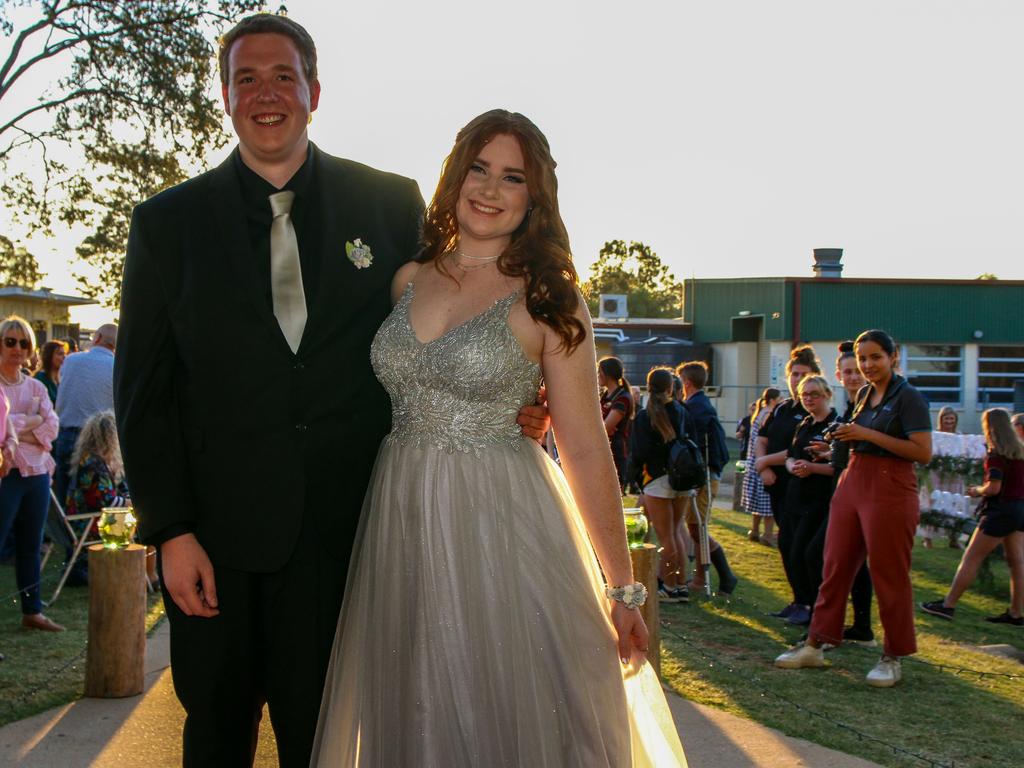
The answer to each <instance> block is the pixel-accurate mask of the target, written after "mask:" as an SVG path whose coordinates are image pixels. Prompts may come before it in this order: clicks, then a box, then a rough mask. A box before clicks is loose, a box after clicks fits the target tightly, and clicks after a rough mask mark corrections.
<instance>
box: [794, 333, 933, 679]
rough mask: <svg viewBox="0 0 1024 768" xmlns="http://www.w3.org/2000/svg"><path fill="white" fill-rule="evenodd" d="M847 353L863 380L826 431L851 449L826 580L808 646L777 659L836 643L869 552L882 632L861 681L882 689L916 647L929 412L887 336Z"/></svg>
mask: <svg viewBox="0 0 1024 768" xmlns="http://www.w3.org/2000/svg"><path fill="white" fill-rule="evenodd" d="M855 350H856V354H857V365H858V366H859V367H860V370H861V373H863V374H864V378H866V379H867V380H868V384H869V386H867V387H865V388H864V389H863V390H862V391H861V393H860V395H859V396H858V399H857V404H856V406H855V408H854V412H853V420H852V422H851V423H849V424H844V425H843V426H841V427H838V428H837V429H836V430H835V431H834V435H835V437H836V438H837V439H839V440H842V441H843V442H849V443H850V444H851V445H852V447H853V451H852V455H851V457H850V464H849V466H848V467H847V469H846V471H845V472H844V473H843V476H842V478H841V480H840V481H839V487H838V488H837V489H836V492H835V494H834V496H833V497H832V507H831V509H830V512H829V526H828V532H827V534H826V538H825V572H824V580H823V581H822V584H821V589H820V590H819V591H818V601H817V603H815V606H814V617H813V618H812V620H811V627H810V631H809V632H808V637H807V643H806V644H805V645H802V646H800V647H798V648H794V649H793V650H790V651H787V652H786V653H783V654H782V655H781V656H779V657H778V658H777V659H776V660H775V665H776V666H778V667H782V668H785V669H799V668H800V667H821V666H824V664H825V659H824V654H823V653H822V648H821V646H822V645H824V644H825V643H829V644H831V645H839V644H841V643H842V636H843V620H844V619H845V617H846V598H847V596H848V595H849V594H850V586H851V585H852V583H853V578H854V576H855V575H856V573H857V571H858V569H859V568H860V566H861V564H862V563H863V562H864V558H865V556H867V557H869V558H870V560H871V578H872V581H874V584H875V593H876V594H877V596H878V610H879V614H880V616H881V619H882V626H883V627H884V628H885V652H884V655H883V656H882V658H881V659H880V660H879V662H878V664H876V665H875V668H874V669H872V670H871V672H869V673H868V677H867V680H868V683H869V684H870V685H873V686H875V687H879V688H888V687H890V686H892V685H895V684H896V683H897V682H898V681H899V680H900V677H901V674H902V672H901V669H900V657H901V656H908V655H910V654H912V653H914V652H916V651H917V641H916V637H915V635H914V593H913V590H912V588H911V584H910V551H911V548H912V547H913V545H914V531H915V530H916V528H917V521H918V516H919V511H920V510H919V508H918V498H917V477H916V476H915V474H914V466H913V465H914V462H918V463H920V464H927V463H928V462H929V461H931V457H932V440H931V434H930V432H931V415H930V414H929V412H928V403H927V402H926V401H925V399H924V398H923V397H922V396H921V394H920V393H919V392H918V391H917V390H916V389H914V388H913V387H912V386H911V385H910V384H908V383H907V381H906V379H904V378H903V377H902V376H898V375H896V373H895V371H894V368H895V366H896V364H897V362H898V360H899V357H898V354H897V351H896V344H895V342H893V340H892V338H891V337H890V336H889V334H887V333H885V332H883V331H865V332H864V333H862V334H861V335H860V336H858V337H857V341H856V342H855Z"/></svg>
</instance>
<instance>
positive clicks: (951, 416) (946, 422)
mask: <svg viewBox="0 0 1024 768" xmlns="http://www.w3.org/2000/svg"><path fill="white" fill-rule="evenodd" d="M956 422H957V418H956V414H955V413H953V412H952V411H946V412H945V413H944V414H942V418H940V419H939V431H940V432H956Z"/></svg>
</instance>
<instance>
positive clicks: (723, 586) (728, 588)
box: [711, 547, 739, 595]
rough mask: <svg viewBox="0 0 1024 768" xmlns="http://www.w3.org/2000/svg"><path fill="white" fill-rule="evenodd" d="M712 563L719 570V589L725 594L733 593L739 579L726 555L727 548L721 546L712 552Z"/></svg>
mask: <svg viewBox="0 0 1024 768" xmlns="http://www.w3.org/2000/svg"><path fill="white" fill-rule="evenodd" d="M711 565H713V566H714V567H715V570H716V571H717V572H718V591H719V592H721V593H722V594H723V595H731V594H732V593H733V590H735V589H736V584H737V583H738V582H739V579H737V578H736V574H735V573H733V572H732V569H731V568H730V567H729V561H728V560H727V559H726V557H725V550H724V549H722V548H721V547H719V548H718V549H715V550H712V552H711Z"/></svg>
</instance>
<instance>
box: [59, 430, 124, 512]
mask: <svg viewBox="0 0 1024 768" xmlns="http://www.w3.org/2000/svg"><path fill="white" fill-rule="evenodd" d="M129 503H130V501H129V496H128V486H126V485H125V482H124V465H123V464H122V463H121V446H120V443H119V442H118V439H117V424H116V423H115V421H114V412H113V411H100V412H99V413H96V414H93V415H92V416H90V417H89V420H88V421H87V422H85V426H83V427H82V431H81V432H80V433H79V434H78V440H77V441H76V442H75V449H74V451H73V452H72V454H71V486H70V487H69V488H68V498H67V505H66V507H65V511H66V512H67V514H69V515H76V514H85V513H87V512H99V511H100V510H101V509H103V508H104V507H126V506H128V505H129Z"/></svg>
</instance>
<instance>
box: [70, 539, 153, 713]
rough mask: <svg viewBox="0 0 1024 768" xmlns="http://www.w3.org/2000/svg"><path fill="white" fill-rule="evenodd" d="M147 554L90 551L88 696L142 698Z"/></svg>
mask: <svg viewBox="0 0 1024 768" xmlns="http://www.w3.org/2000/svg"><path fill="white" fill-rule="evenodd" d="M145 575H146V548H145V547H143V546H142V545H140V544H130V545H128V546H127V547H125V548H124V549H106V548H105V547H104V546H103V545H102V544H93V545H92V546H91V547H89V650H88V652H87V655H86V662H85V695H86V696H93V697H96V698H104V699H114V698H121V697H124V696H136V695H138V694H140V693H142V688H143V682H144V681H143V678H144V675H145V660H146V582H145Z"/></svg>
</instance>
